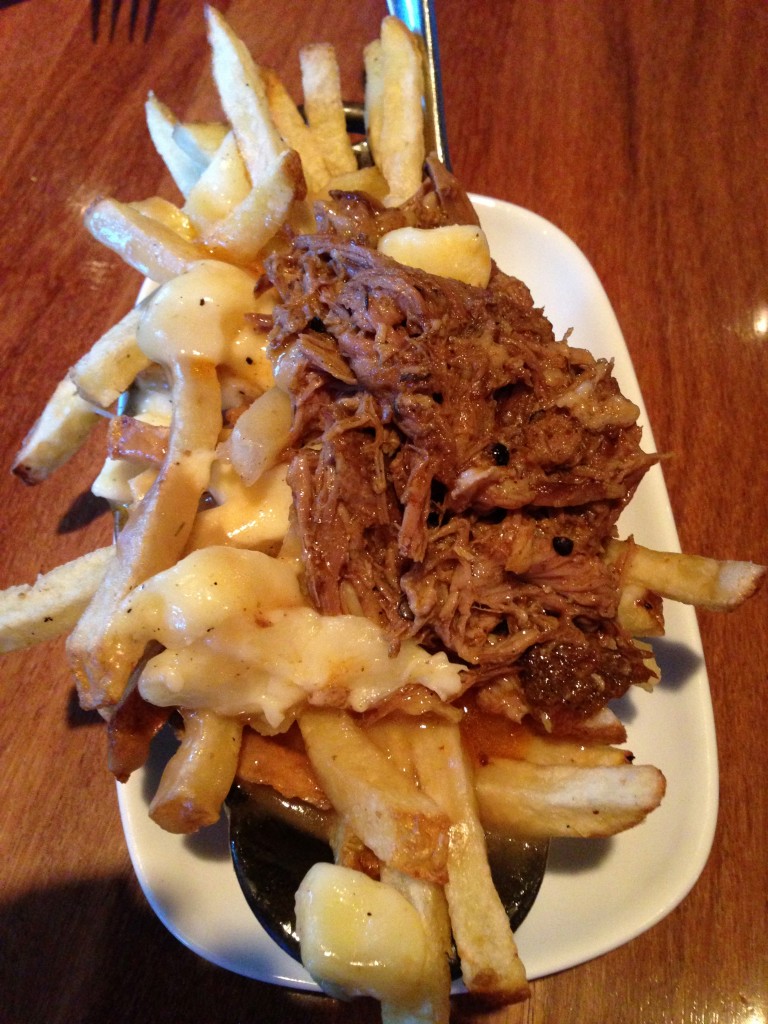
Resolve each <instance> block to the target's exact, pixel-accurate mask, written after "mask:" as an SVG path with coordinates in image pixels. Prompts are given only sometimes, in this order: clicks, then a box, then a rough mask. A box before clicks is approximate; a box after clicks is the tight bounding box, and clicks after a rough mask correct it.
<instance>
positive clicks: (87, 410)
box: [12, 377, 99, 484]
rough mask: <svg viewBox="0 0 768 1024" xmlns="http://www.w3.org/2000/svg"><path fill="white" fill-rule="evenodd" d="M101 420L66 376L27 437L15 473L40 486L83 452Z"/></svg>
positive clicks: (18, 453)
mask: <svg viewBox="0 0 768 1024" xmlns="http://www.w3.org/2000/svg"><path fill="white" fill-rule="evenodd" d="M98 421H99V414H98V413H97V412H96V411H95V410H94V408H93V406H92V405H91V404H90V403H89V402H86V401H85V399H83V398H81V397H80V395H79V394H78V392H77V389H76V388H75V385H74V384H73V383H72V381H71V380H69V378H68V377H65V378H64V380H62V381H61V382H60V383H59V384H58V385H57V387H56V389H55V391H54V392H53V394H52V395H51V397H50V398H49V399H48V402H47V403H46V406H45V408H44V409H43V411H42V413H41V414H40V416H39V417H38V419H37V420H36V422H35V424H34V426H33V427H32V429H31V430H30V431H29V433H28V434H27V436H26V437H25V438H24V441H23V442H22V445H21V448H20V449H19V451H18V452H17V454H16V458H15V459H14V460H13V467H12V470H13V472H14V473H15V474H16V476H18V477H19V478H20V479H21V480H23V481H24V483H25V484H39V483H40V482H41V481H43V480H45V479H47V477H49V476H50V475H51V473H53V472H54V471H55V470H57V469H58V468H59V466H62V465H63V464H64V463H65V462H66V461H67V460H68V459H71V458H72V456H73V455H74V454H75V453H76V452H78V451H79V450H80V448H81V447H82V446H83V444H84V443H85V441H86V439H87V438H88V435H89V434H90V432H91V430H92V428H93V427H94V425H95V424H96V423H98Z"/></svg>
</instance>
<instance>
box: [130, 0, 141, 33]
mask: <svg viewBox="0 0 768 1024" xmlns="http://www.w3.org/2000/svg"><path fill="white" fill-rule="evenodd" d="M140 7H141V0H131V14H130V17H129V19H128V39H129V40H130V41H131V42H133V34H134V32H135V31H136V22H137V21H138V20H139V8H140Z"/></svg>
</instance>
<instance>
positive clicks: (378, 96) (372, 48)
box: [363, 39, 384, 162]
mask: <svg viewBox="0 0 768 1024" xmlns="http://www.w3.org/2000/svg"><path fill="white" fill-rule="evenodd" d="M363 62H364V64H365V133H366V136H367V138H368V148H369V149H370V151H371V156H372V157H373V159H374V162H375V161H376V159H377V154H378V152H379V148H380V146H381V122H382V118H383V116H384V115H383V106H382V104H383V102H384V55H383V53H382V49H381V39H374V40H373V42H370V43H369V44H368V45H367V46H366V48H365V50H364V51H363Z"/></svg>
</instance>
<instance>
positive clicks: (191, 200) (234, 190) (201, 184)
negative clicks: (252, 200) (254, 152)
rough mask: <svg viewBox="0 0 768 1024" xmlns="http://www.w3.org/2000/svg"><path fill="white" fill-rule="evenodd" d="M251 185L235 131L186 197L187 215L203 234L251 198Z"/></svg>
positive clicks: (227, 135) (230, 134) (221, 146)
mask: <svg viewBox="0 0 768 1024" xmlns="http://www.w3.org/2000/svg"><path fill="white" fill-rule="evenodd" d="M250 191H251V182H250V179H249V177H248V172H247V170H246V168H245V164H244V163H243V158H242V157H241V156H240V150H239V148H238V145H237V139H236V138H235V133H234V132H231V131H230V132H228V133H227V134H226V135H225V136H224V139H223V140H222V143H221V145H220V146H219V148H218V150H217V151H216V153H215V155H214V156H213V158H212V159H211V161H210V163H209V164H208V166H207V167H206V168H205V170H204V171H203V173H202V174H201V175H200V177H199V179H198V180H197V182H196V183H195V185H194V187H193V188H192V189H190V191H189V193H188V195H187V201H186V203H185V204H184V212H185V213H186V214H187V216H188V217H189V218H190V220H191V221H192V223H193V224H194V225H195V227H196V228H197V230H198V232H200V233H201V234H203V233H204V232H205V231H207V230H209V229H210V228H211V227H212V225H214V224H215V223H216V222H217V221H219V220H223V219H224V218H225V217H228V216H229V215H230V214H231V213H232V211H233V210H234V209H236V208H237V207H238V206H239V205H240V203H242V202H243V200H244V199H245V198H246V197H247V196H248V194H249V193H250Z"/></svg>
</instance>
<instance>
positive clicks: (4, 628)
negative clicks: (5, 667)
mask: <svg viewBox="0 0 768 1024" xmlns="http://www.w3.org/2000/svg"><path fill="white" fill-rule="evenodd" d="M114 557H115V549H114V547H111V546H110V547H105V548H98V549H97V550H96V551H89V552H88V554H85V555H81V556H80V558H75V559H74V560H73V561H71V562H66V563H65V564H64V565H59V566H57V567H56V568H55V569H51V570H50V572H47V573H45V574H44V575H40V576H38V578H37V580H36V581H35V582H34V583H31V584H21V585H19V586H15V587H9V588H8V589H7V590H2V591H0V653H3V654H5V653H6V652H7V651H17V650H20V649H22V648H24V647H32V646H33V645H34V644H39V643H42V642H43V641H44V640H52V639H54V638H55V637H57V636H62V635H63V634H64V633H67V632H68V631H69V630H70V629H72V627H73V626H74V625H75V623H76V622H77V620H78V618H79V617H80V615H81V614H82V611H83V609H84V608H85V606H86V605H87V604H88V602H89V601H90V599H91V596H92V595H93V594H94V593H95V591H96V588H97V587H98V586H99V583H100V582H101V580H102V579H103V577H104V574H105V573H106V571H107V568H108V566H109V565H110V563H111V562H112V560H113V559H114Z"/></svg>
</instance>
